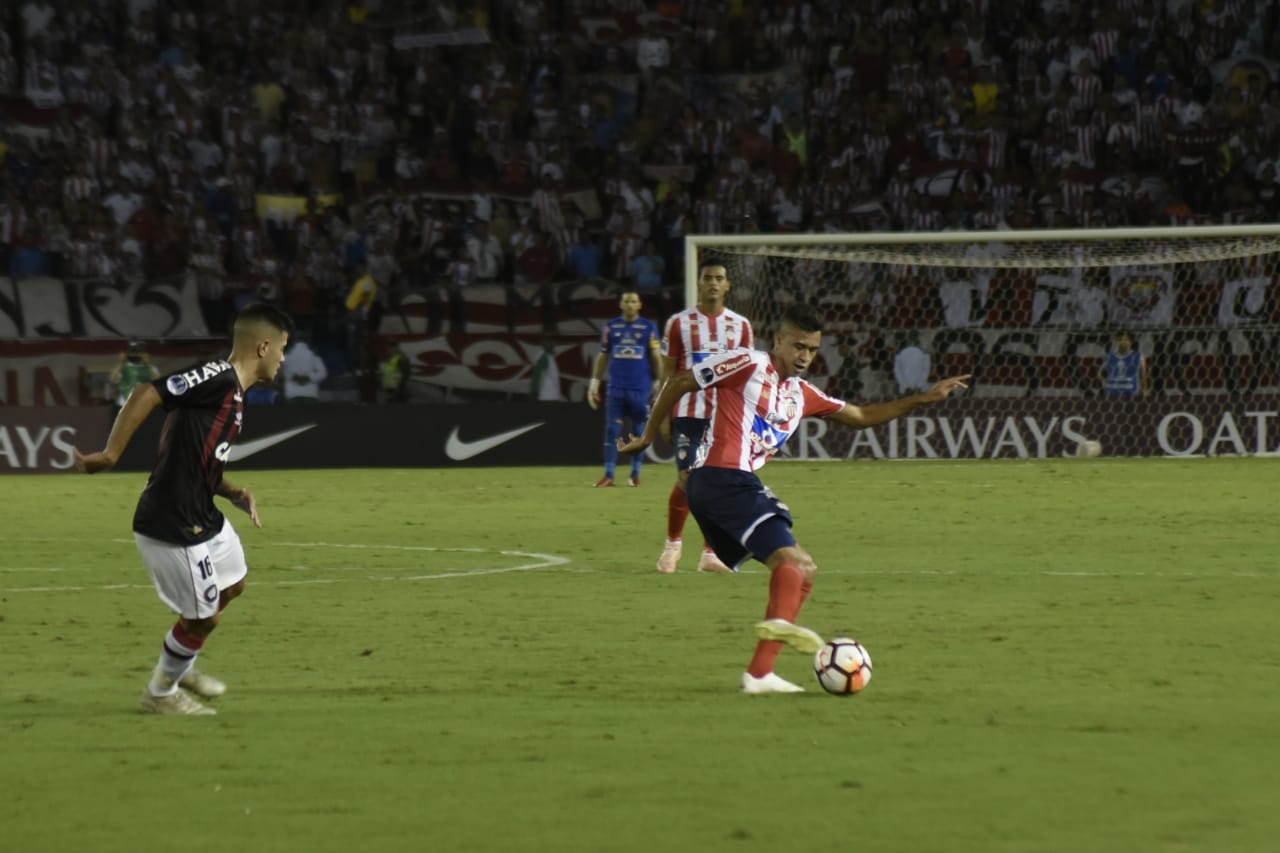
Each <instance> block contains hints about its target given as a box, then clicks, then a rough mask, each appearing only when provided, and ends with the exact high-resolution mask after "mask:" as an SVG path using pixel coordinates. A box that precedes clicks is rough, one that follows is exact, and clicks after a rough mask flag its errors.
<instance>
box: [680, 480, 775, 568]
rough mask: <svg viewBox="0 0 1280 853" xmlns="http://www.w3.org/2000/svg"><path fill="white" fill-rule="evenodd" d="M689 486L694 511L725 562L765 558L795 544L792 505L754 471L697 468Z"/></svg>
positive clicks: (734, 565)
mask: <svg viewBox="0 0 1280 853" xmlns="http://www.w3.org/2000/svg"><path fill="white" fill-rule="evenodd" d="M688 490H689V511H690V512H692V513H693V517H694V519H696V520H697V522H698V526H699V527H701V528H702V535H703V536H705V537H706V538H707V542H708V543H709V544H710V545H711V547H712V548H713V549H715V552H716V556H717V557H719V558H720V559H721V560H724V562H725V564H726V565H729V566H732V567H733V568H734V569H737V568H739V567H740V566H741V565H742V564H743V563H745V562H746V561H747V560H748V559H749V558H751V557H755V558H756V559H757V560H759V561H760V562H762V563H763V562H765V561H766V560H768V559H769V556H770V555H771V554H773V552H774V551H777V550H778V549H779V548H788V547H792V546H794V545H795V544H796V538H795V537H794V536H792V535H791V510H789V509H787V505H786V504H784V503H783V502H782V501H780V500H778V499H777V498H776V497H774V494H773V492H772V491H771V490H770V489H769V487H768V486H766V485H765V484H764V483H762V482H760V478H759V477H757V476H756V475H755V474H753V473H751V472H750V471H737V470H734V469H732V468H695V469H693V471H691V472H690V473H689V486H688Z"/></svg>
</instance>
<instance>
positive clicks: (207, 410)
mask: <svg viewBox="0 0 1280 853" xmlns="http://www.w3.org/2000/svg"><path fill="white" fill-rule="evenodd" d="M292 331H293V321H292V320H290V319H289V317H288V315H286V314H285V313H284V312H282V311H281V310H280V309H278V308H276V307H275V306H273V305H268V304H263V303H259V304H255V305H249V306H247V307H246V308H245V309H244V310H243V311H241V312H240V314H239V316H237V317H236V320H235V325H234V327H233V332H232V345H231V354H230V355H229V356H228V357H227V358H225V359H221V358H218V359H213V360H211V361H206V362H204V363H201V364H196V365H193V366H192V367H190V368H187V369H184V370H179V371H177V372H175V373H170V374H169V375H167V376H161V377H160V378H158V379H156V380H155V381H154V382H151V383H148V384H144V385H139V386H138V387H137V388H135V389H134V391H133V393H132V394H130V395H129V399H128V401H127V402H126V403H125V405H124V408H123V409H121V410H120V414H119V415H118V416H117V417H116V420H115V424H114V425H112V427H111V434H110V436H108V438H107V446H106V448H105V449H103V450H100V451H98V452H96V453H87V454H82V453H81V452H80V451H79V450H78V449H77V450H76V451H75V460H76V468H77V470H80V471H83V472H84V473H86V474H95V473H97V472H99V471H106V470H107V469H109V468H111V467H113V466H114V465H115V464H116V462H118V461H119V459H120V455H121V454H122V453H123V452H124V449H125V447H126V446H128V444H129V440H130V439H131V438H133V435H134V433H135V432H137V430H138V427H139V426H141V425H142V423H143V422H144V421H146V419H147V417H148V416H149V415H150V414H151V412H152V411H154V410H155V409H156V408H160V407H163V408H164V410H165V412H166V413H167V414H166V416H165V421H164V428H163V431H162V432H161V433H160V446H159V448H158V450H157V453H156V462H155V467H154V468H152V470H151V477H150V479H148V480H147V485H146V487H145V488H144V489H143V490H142V496H141V497H140V498H139V500H138V506H137V509H136V510H135V511H134V515H133V534H134V539H135V540H136V541H137V543H138V550H139V551H140V552H141V553H142V559H143V562H144V563H146V566H147V569H148V570H149V571H150V572H151V578H152V580H153V581H154V582H155V586H156V592H157V593H158V594H159V596H160V600H161V601H163V602H164V603H165V604H166V605H168V606H169V608H170V609H171V610H173V611H175V612H176V613H177V614H178V621H177V622H176V623H174V625H173V627H172V628H170V629H169V633H168V634H166V635H165V638H164V644H163V647H162V650H161V653H160V661H159V663H158V664H157V665H156V668H155V671H154V673H153V674H152V676H151V682H150V684H148V685H147V688H146V689H145V690H143V691H142V709H143V710H144V711H147V712H149V713H153V714H201V715H204V714H213V713H216V712H215V711H214V710H213V708H210V707H208V706H207V705H203V704H201V703H200V702H199V701H197V700H196V699H194V698H193V697H191V696H190V695H188V694H187V693H185V692H184V691H183V690H182V689H180V688H186V689H187V690H190V691H191V692H192V693H195V694H197V695H199V696H201V697H204V698H206V699H211V698H214V697H216V696H220V695H222V694H223V693H224V692H226V689H227V688H226V685H225V684H223V683H222V682H221V681H219V680H218V679H216V678H213V677H212V676H210V675H206V674H204V673H202V672H199V671H198V670H196V668H195V662H196V656H197V655H199V653H200V649H201V648H202V647H203V646H204V644H205V641H206V640H208V638H209V635H210V634H211V633H212V632H213V629H214V628H216V627H217V626H218V619H219V617H220V615H221V613H222V610H223V608H225V607H226V606H227V605H228V604H229V603H230V602H231V600H232V599H234V598H235V597H236V596H238V595H239V594H240V593H241V592H243V591H244V585H245V575H246V574H247V572H248V568H247V566H246V564H245V558H244V547H243V546H242V545H241V543H240V537H239V536H238V535H237V534H236V531H235V528H234V527H232V526H231V522H230V521H229V520H227V518H226V517H224V516H223V514H222V513H221V512H220V511H219V510H218V507H217V506H216V505H215V504H214V502H213V499H214V496H215V495H216V496H219V497H223V498H226V499H227V500H229V501H231V503H232V505H233V506H235V507H236V508H237V509H240V510H243V511H244V512H246V513H248V515H249V518H250V519H251V520H252V521H253V524H254V526H255V527H261V526H262V521H261V519H259V518H258V505H257V502H256V500H255V499H254V496H253V493H252V492H250V491H249V490H248V489H245V488H241V487H239V486H234V485H232V484H231V483H230V482H228V481H227V480H226V479H224V478H223V476H222V471H223V468H224V467H225V466H226V463H227V459H228V457H229V455H230V450H231V445H232V444H233V443H234V442H235V440H236V438H237V437H238V436H239V435H240V425H241V420H242V418H243V415H244V394H245V391H247V390H249V389H250V388H252V387H253V386H254V385H256V384H257V383H259V382H270V381H272V380H273V379H275V377H276V374H277V373H278V372H279V371H280V366H281V365H282V364H284V349H285V347H286V346H287V345H288V343H289V334H290V333H291V332H292Z"/></svg>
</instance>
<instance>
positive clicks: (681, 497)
mask: <svg viewBox="0 0 1280 853" xmlns="http://www.w3.org/2000/svg"><path fill="white" fill-rule="evenodd" d="M732 286H733V284H732V282H730V281H729V273H728V271H727V270H726V269H725V268H724V267H723V266H722V265H720V264H704V265H703V267H702V269H701V270H700V271H699V274H698V304H697V305H696V306H695V307H693V308H690V309H689V310H687V311H681V312H680V313H678V314H673V315H672V316H671V319H669V320H667V328H666V331H665V333H664V334H663V336H662V377H661V379H662V381H663V382H666V380H667V379H669V378H671V377H672V376H674V375H675V374H676V372H677V371H681V370H692V369H693V368H694V367H695V366H696V365H698V364H700V363H701V362H703V361H705V360H706V359H708V358H710V357H712V356H714V355H719V354H721V353H725V352H729V351H731V350H735V349H739V348H743V347H745V348H746V349H750V348H751V347H752V346H753V344H754V343H755V341H754V339H753V337H752V334H751V323H750V322H749V321H748V320H747V318H746V317H743V316H742V315H741V314H738V313H737V312H735V311H731V310H729V309H728V308H727V307H725V297H726V296H727V295H728V293H729V289H730V288H731V287H732ZM714 401H715V392H714V391H704V390H702V389H699V388H692V389H690V392H689V393H688V394H684V395H682V396H681V397H680V400H679V402H678V403H677V404H676V405H675V407H674V410H668V412H666V413H664V414H663V416H662V422H661V423H659V424H654V422H653V421H652V420H650V425H651V426H659V427H663V428H664V429H665V427H666V418H667V414H670V415H671V416H672V417H671V427H670V432H671V438H672V439H673V444H674V445H675V451H676V482H675V485H674V486H672V488H671V495H670V497H669V498H668V499H667V542H666V544H665V545H664V546H663V548H662V555H661V556H660V557H658V571H660V572H662V573H663V574H671V573H672V572H674V571H675V570H676V566H677V564H678V563H679V562H680V553H681V549H682V543H683V540H684V525H685V522H686V520H687V519H688V517H689V504H688V501H687V498H686V497H685V483H686V481H688V479H689V466H690V464H692V462H693V448H695V447H697V445H698V443H699V442H700V441H701V440H702V433H703V431H704V430H705V429H706V425H707V418H709V417H710V416H711V409H712V406H713V405H714ZM698 571H700V572H719V573H724V572H728V571H730V569H729V567H728V566H726V565H725V564H724V563H722V562H721V561H720V559H719V558H718V557H716V555H715V552H714V551H713V550H712V548H711V545H710V543H709V542H706V541H705V540H704V542H703V547H702V556H701V557H700V558H699V560H698Z"/></svg>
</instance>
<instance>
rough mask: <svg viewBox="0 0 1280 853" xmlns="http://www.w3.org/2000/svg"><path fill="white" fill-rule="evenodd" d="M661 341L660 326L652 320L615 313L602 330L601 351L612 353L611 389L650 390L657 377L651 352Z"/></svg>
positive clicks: (612, 390)
mask: <svg viewBox="0 0 1280 853" xmlns="http://www.w3.org/2000/svg"><path fill="white" fill-rule="evenodd" d="M661 345H662V340H661V338H660V337H659V335H658V327H657V326H656V325H655V324H654V322H653V321H652V320H646V319H645V318H643V317H637V318H635V319H634V320H631V321H630V322H628V321H627V320H624V319H622V318H621V317H614V318H613V319H612V320H610V321H609V322H608V323H605V324H604V328H603V329H602V330H601V331H600V352H602V353H604V354H605V355H607V356H609V377H608V382H609V393H610V394H612V393H613V392H614V391H615V390H616V391H644V392H645V393H648V391H649V388H650V386H651V385H653V380H654V379H656V378H657V377H656V376H654V375H653V361H652V356H651V355H650V354H651V353H652V352H653V351H654V350H655V349H657V348H658V347H660V346H661Z"/></svg>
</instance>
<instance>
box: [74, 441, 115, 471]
mask: <svg viewBox="0 0 1280 853" xmlns="http://www.w3.org/2000/svg"><path fill="white" fill-rule="evenodd" d="M71 453H72V456H73V457H74V458H75V467H76V470H77V471H79V472H81V473H82V474H96V473H98V472H99V471H106V470H108V469H110V468H111V467H113V466H114V465H115V464H116V462H115V460H114V459H112V458H111V457H110V456H108V455H107V454H106V453H104V452H103V451H101V450H99V451H98V452H96V453H81V452H80V448H78V447H73V448H71Z"/></svg>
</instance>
